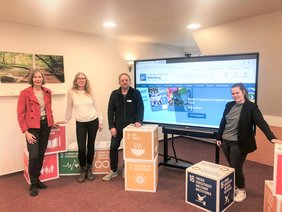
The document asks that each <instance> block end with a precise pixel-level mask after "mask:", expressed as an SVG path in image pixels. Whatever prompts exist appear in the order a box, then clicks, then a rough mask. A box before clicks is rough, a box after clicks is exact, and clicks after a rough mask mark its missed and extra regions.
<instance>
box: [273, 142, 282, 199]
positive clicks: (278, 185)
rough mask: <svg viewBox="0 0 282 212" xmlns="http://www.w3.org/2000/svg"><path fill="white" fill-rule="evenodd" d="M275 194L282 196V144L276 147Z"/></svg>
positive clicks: (274, 168)
mask: <svg viewBox="0 0 282 212" xmlns="http://www.w3.org/2000/svg"><path fill="white" fill-rule="evenodd" d="M273 195H276V196H280V197H281V198H282V144H275V147H274V167H273Z"/></svg>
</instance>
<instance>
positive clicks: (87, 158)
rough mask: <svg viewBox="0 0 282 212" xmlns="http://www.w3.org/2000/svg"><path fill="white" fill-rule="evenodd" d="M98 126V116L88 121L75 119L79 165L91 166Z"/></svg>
mask: <svg viewBox="0 0 282 212" xmlns="http://www.w3.org/2000/svg"><path fill="white" fill-rule="evenodd" d="M98 126H99V121H98V118H97V119H95V120H93V121H89V122H79V121H76V138H77V144H78V159H79V164H80V167H84V166H86V165H89V166H92V163H93V158H94V153H95V139H96V135H97V130H98ZM86 148H87V150H86Z"/></svg>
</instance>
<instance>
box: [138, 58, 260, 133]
mask: <svg viewBox="0 0 282 212" xmlns="http://www.w3.org/2000/svg"><path fill="white" fill-rule="evenodd" d="M256 66H257V60H256V59H242V60H220V61H200V62H181V63H179V62H177V63H168V62H167V60H156V61H140V62H137V63H136V76H135V77H136V79H135V80H136V88H137V89H138V90H139V91H140V92H141V95H142V98H143V101H144V107H145V113H144V121H145V122H154V123H166V124H173V125H184V126H197V127H210V128H218V126H219V122H220V119H221V117H222V113H223V110H224V107H225V105H226V103H227V102H229V101H232V97H231V92H230V89H231V86H232V85H233V84H234V83H238V82H242V83H244V85H245V86H246V88H247V90H248V92H249V98H250V100H251V101H254V100H255V88H256V74H257V72H256V69H257V67H256Z"/></svg>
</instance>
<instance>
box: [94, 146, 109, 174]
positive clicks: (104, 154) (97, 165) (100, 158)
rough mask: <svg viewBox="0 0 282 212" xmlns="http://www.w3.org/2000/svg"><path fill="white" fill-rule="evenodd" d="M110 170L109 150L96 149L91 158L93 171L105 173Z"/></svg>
mask: <svg viewBox="0 0 282 212" xmlns="http://www.w3.org/2000/svg"><path fill="white" fill-rule="evenodd" d="M110 170H111V166H110V150H109V149H96V150H95V155H94V160H93V173H94V174H107V173H108V172H109V171H110Z"/></svg>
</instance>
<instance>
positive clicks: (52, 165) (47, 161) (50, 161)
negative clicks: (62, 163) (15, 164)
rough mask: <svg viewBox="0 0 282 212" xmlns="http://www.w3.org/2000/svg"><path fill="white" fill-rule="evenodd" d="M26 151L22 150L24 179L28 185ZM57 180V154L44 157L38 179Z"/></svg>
mask: <svg viewBox="0 0 282 212" xmlns="http://www.w3.org/2000/svg"><path fill="white" fill-rule="evenodd" d="M28 164H29V162H28V151H27V149H25V150H24V173H23V174H24V177H25V179H26V181H27V182H28V183H29V184H30V178H29V173H28ZM56 178H59V165H58V154H57V153H55V154H49V155H45V157H44V161H43V165H42V169H41V175H40V177H39V179H40V180H41V181H48V180H52V179H56Z"/></svg>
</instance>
